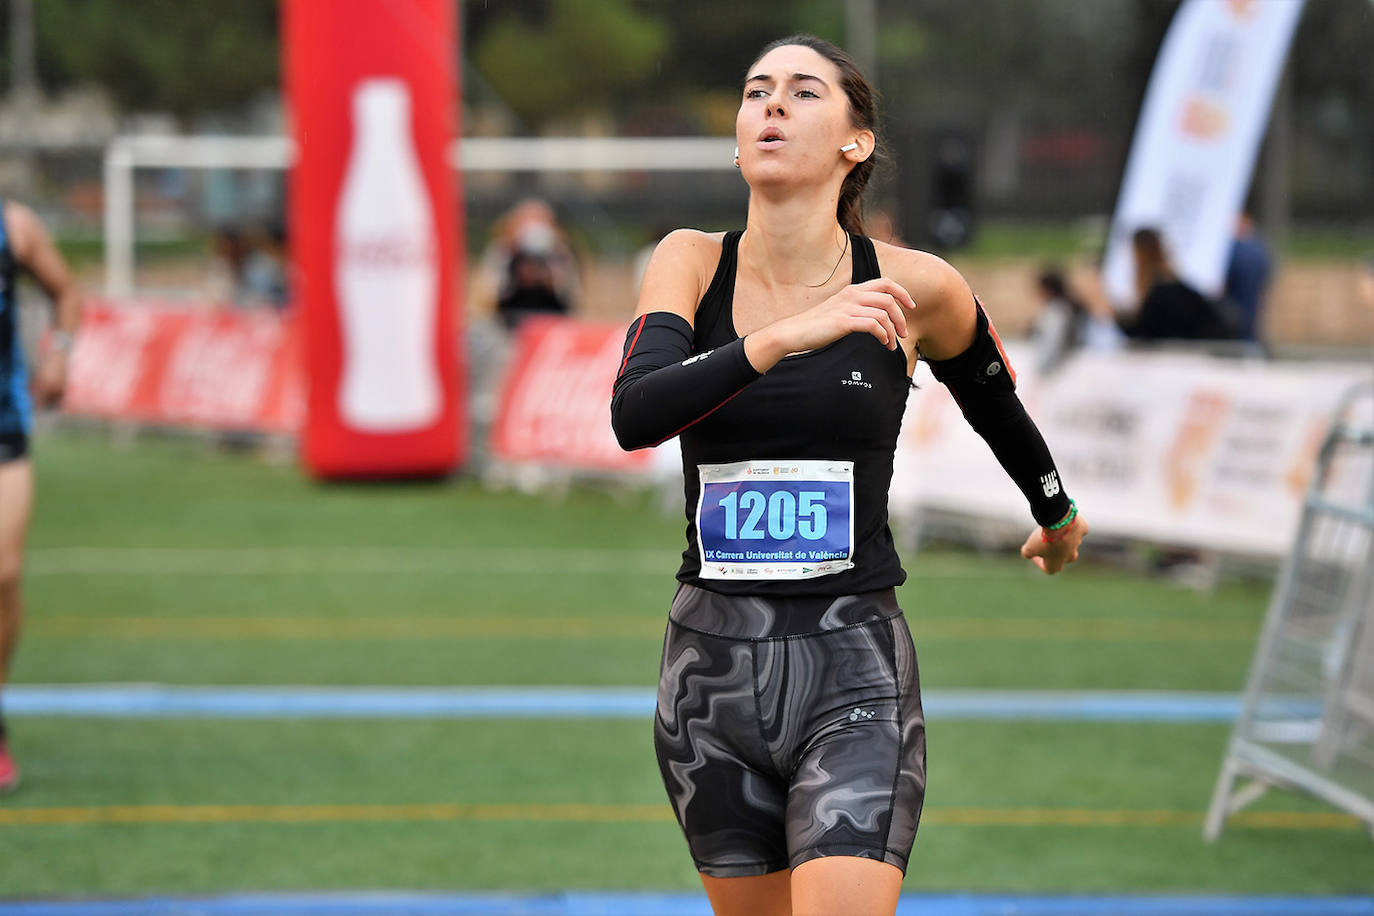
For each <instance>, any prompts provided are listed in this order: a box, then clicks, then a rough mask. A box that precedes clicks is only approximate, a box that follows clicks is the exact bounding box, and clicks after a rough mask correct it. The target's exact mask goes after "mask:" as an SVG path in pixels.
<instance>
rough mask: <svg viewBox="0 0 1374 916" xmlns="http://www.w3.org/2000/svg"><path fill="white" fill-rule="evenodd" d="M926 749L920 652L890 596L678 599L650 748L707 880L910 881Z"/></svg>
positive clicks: (702, 595)
mask: <svg viewBox="0 0 1374 916" xmlns="http://www.w3.org/2000/svg"><path fill="white" fill-rule="evenodd" d="M748 633H752V634H760V633H763V634H768V635H766V636H762V637H760V636H758V635H753V636H749V635H744V634H748ZM925 745H926V741H925V717H924V715H923V714H922V711H921V690H920V681H919V677H918V674H917V670H916V650H915V647H914V646H913V645H912V641H911V634H910V632H909V631H908V630H907V626H906V621H905V619H904V618H903V617H902V612H901V609H900V608H899V607H898V606H897V600H896V595H895V593H894V592H893V591H892V590H890V589H889V590H887V591H882V592H874V593H870V594H865V595H853V596H848V597H844V598H804V599H761V598H754V597H731V596H725V595H718V594H715V593H713V592H708V591H705V590H703V589H699V588H696V587H694V586H692V585H688V584H685V583H684V584H682V585H681V586H679V588H678V593H677V596H676V597H675V598H674V600H673V608H672V612H671V614H670V615H669V622H668V633H667V636H666V638H665V642H664V649H663V666H662V671H661V675H660V679H659V687H658V714H657V716H656V719H655V725H654V747H655V750H656V751H657V754H658V764H659V769H660V771H661V772H662V774H663V782H664V785H665V786H666V788H667V790H668V796H669V798H670V799H671V801H672V803H673V807H674V809H675V811H676V813H677V818H678V823H679V824H681V825H682V830H683V833H685V834H686V837H687V845H688V847H689V848H690V849H691V852H692V858H693V859H694V860H695V862H696V866H697V870H698V871H700V872H702V873H703V874H706V875H710V876H712V877H717V878H730V877H742V876H748V875H762V874H768V873H770V872H775V871H782V870H784V869H787V868H795V867H796V866H798V865H800V864H801V863H803V862H806V861H809V860H811V859H815V858H818V857H821V856H861V857H863V858H869V859H878V860H880V861H884V862H888V863H890V864H892V865H895V866H897V867H898V868H900V869H902V871H903V872H905V871H906V865H907V858H908V856H910V854H911V846H912V843H913V842H914V841H915V838H916V825H917V823H918V821H919V820H920V816H921V804H922V801H923V800H924V798H925Z"/></svg>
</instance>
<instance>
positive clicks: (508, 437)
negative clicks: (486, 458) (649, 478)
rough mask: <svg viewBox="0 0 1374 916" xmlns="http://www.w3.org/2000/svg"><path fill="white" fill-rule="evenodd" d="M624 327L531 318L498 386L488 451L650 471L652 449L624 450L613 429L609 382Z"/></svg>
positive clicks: (573, 465)
mask: <svg viewBox="0 0 1374 916" xmlns="http://www.w3.org/2000/svg"><path fill="white" fill-rule="evenodd" d="M624 342H625V331H624V328H622V327H621V326H619V325H614V324H598V323H591V322H580V321H573V320H569V319H564V318H537V319H529V320H527V321H526V322H525V323H524V324H522V325H521V326H520V331H519V333H518V336H517V338H516V344H515V355H514V357H513V358H512V361H511V365H510V369H509V371H508V372H507V374H506V377H505V379H504V382H503V384H502V386H501V407H500V410H499V412H498V413H497V417H496V424H495V427H494V428H493V430H492V443H491V449H492V456H493V457H494V458H496V459H498V460H500V461H509V462H533V463H538V464H547V465H553V466H557V467H562V468H570V469H581V470H604V471H634V472H647V471H648V470H649V469H650V467H651V465H652V463H653V453H652V451H650V450H649V449H642V450H640V451H637V452H625V451H622V450H621V448H620V445H619V444H618V443H617V442H616V441H615V434H614V433H612V432H611V410H610V408H611V386H612V384H613V383H614V382H615V372H616V369H617V368H618V367H619V365H620V356H621V349H622V346H623V344H624Z"/></svg>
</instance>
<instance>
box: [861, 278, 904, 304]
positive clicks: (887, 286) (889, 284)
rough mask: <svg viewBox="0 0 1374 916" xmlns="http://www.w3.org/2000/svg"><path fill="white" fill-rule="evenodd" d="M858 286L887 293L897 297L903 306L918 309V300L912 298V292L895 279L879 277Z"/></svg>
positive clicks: (898, 302) (894, 297)
mask: <svg viewBox="0 0 1374 916" xmlns="http://www.w3.org/2000/svg"><path fill="white" fill-rule="evenodd" d="M858 288H859V289H865V290H872V291H875V292H882V293H887V294H888V295H889V296H891V297H892V298H893V299H896V300H897V304H898V305H899V306H901V307H902V308H904V309H909V310H911V311H915V310H916V301H915V300H914V299H912V298H911V294H910V293H908V292H907V291H906V287H904V286H902V284H900V283H898V282H897V281H895V280H889V279H888V278H887V277H878V278H876V279H873V280H866V281H864V282H863V283H860V284H858Z"/></svg>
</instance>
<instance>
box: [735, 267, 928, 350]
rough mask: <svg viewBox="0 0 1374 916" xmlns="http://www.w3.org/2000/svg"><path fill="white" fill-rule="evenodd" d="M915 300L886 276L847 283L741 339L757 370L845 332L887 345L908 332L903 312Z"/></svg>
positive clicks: (893, 346) (893, 344)
mask: <svg viewBox="0 0 1374 916" xmlns="http://www.w3.org/2000/svg"><path fill="white" fill-rule="evenodd" d="M915 308H916V303H915V302H914V301H912V298H911V295H910V294H909V293H907V291H906V290H905V289H904V288H903V287H902V286H901V285H900V284H899V283H896V282H894V281H892V280H889V279H887V278H886V277H878V278H877V279H875V280H868V281H865V282H863V283H854V284H851V285H849V286H846V287H845V288H844V289H842V290H840V291H839V292H838V293H836V294H835V295H833V296H831V297H830V298H829V299H826V300H825V301H824V302H822V303H821V304H820V305H817V306H814V307H812V308H809V309H807V310H806V311H804V312H801V313H800V314H797V315H791V316H789V317H787V318H782V319H779V320H778V321H775V322H773V323H772V324H770V325H767V326H765V327H763V328H760V329H759V330H757V331H755V332H754V333H752V334H749V335H747V336H746V337H745V338H744V352H745V355H746V356H748V357H749V362H750V364H752V365H753V367H754V368H755V369H756V370H758V371H759V372H767V371H768V370H769V369H771V368H773V366H774V365H776V364H777V362H778V361H779V360H781V359H782V358H783V357H784V356H787V355H788V354H789V353H800V352H803V351H805V350H815V349H817V348H819V347H823V346H825V345H826V344H830V343H834V342H835V341H837V340H839V339H840V338H841V337H845V336H847V335H849V334H855V333H859V334H872V335H873V336H874V337H875V338H877V340H878V342H879V343H881V344H882V345H883V346H885V347H887V348H888V349H889V350H895V349H897V347H899V346H900V344H899V343H898V341H899V339H901V338H904V337H906V336H907V320H906V313H907V312H909V311H914V310H915Z"/></svg>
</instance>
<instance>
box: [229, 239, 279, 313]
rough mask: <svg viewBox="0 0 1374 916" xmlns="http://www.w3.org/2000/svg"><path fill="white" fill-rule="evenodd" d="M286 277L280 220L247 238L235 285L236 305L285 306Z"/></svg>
mask: <svg viewBox="0 0 1374 916" xmlns="http://www.w3.org/2000/svg"><path fill="white" fill-rule="evenodd" d="M286 278H287V258H286V229H285V227H284V226H283V225H282V224H281V223H280V222H275V223H273V224H271V225H270V226H268V227H267V228H265V229H259V230H256V231H254V232H253V233H252V235H251V236H250V238H249V244H248V252H247V255H246V257H245V258H244V260H243V270H242V274H241V283H240V286H239V296H238V302H239V304H241V305H252V306H260V305H268V306H271V307H272V308H274V309H276V310H278V311H281V310H282V309H284V308H286V306H287V302H288V297H289V295H290V291H289V289H288V287H287V282H286Z"/></svg>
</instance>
